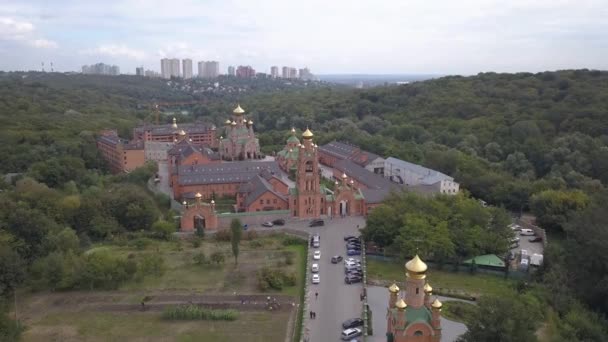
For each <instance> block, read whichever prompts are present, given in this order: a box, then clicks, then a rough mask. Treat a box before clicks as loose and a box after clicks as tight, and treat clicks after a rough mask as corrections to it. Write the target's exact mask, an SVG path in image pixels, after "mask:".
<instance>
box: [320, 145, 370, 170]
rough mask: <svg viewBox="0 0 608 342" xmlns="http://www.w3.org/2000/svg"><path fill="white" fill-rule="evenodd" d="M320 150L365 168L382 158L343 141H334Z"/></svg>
mask: <svg viewBox="0 0 608 342" xmlns="http://www.w3.org/2000/svg"><path fill="white" fill-rule="evenodd" d="M319 150H320V151H321V152H324V153H327V154H329V155H332V156H334V157H336V158H338V159H349V160H352V161H354V162H355V163H356V164H359V165H363V166H365V165H367V164H369V163H371V162H372V161H374V160H375V159H378V158H380V156H379V155H377V154H375V153H371V152H367V151H364V150H361V149H360V148H359V147H358V146H355V145H350V144H347V143H343V142H341V141H332V142H330V143H328V144H325V145H323V146H319Z"/></svg>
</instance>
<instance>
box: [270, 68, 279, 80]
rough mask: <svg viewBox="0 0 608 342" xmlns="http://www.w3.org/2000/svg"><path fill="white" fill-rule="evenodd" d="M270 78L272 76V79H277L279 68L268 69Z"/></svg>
mask: <svg viewBox="0 0 608 342" xmlns="http://www.w3.org/2000/svg"><path fill="white" fill-rule="evenodd" d="M270 76H272V77H273V78H277V77H279V67H278V66H271V67H270Z"/></svg>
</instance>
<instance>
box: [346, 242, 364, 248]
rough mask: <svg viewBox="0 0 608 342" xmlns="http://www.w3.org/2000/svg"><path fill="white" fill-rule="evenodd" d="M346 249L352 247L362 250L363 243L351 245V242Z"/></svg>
mask: <svg viewBox="0 0 608 342" xmlns="http://www.w3.org/2000/svg"><path fill="white" fill-rule="evenodd" d="M346 247H347V248H350V247H353V248H361V243H351V242H349V243H347V244H346Z"/></svg>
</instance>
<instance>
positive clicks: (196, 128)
mask: <svg viewBox="0 0 608 342" xmlns="http://www.w3.org/2000/svg"><path fill="white" fill-rule="evenodd" d="M214 129H215V126H214V125H212V124H208V123H202V122H197V123H188V124H179V125H178V130H184V131H185V132H186V133H187V134H200V133H207V132H209V131H212V130H214ZM144 131H149V132H150V133H151V134H152V135H170V134H174V133H176V129H175V128H174V127H173V125H172V124H166V125H142V126H137V127H135V132H138V133H143V132H144Z"/></svg>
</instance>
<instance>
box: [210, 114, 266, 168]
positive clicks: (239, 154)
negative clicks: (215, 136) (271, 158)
mask: <svg viewBox="0 0 608 342" xmlns="http://www.w3.org/2000/svg"><path fill="white" fill-rule="evenodd" d="M224 125H225V128H224V130H225V134H226V136H225V137H224V136H222V137H220V142H219V147H218V152H219V154H220V157H221V158H222V159H223V160H228V161H234V160H247V159H249V160H250V159H258V158H259V157H260V142H259V140H258V138H256V136H255V133H254V132H253V121H252V120H251V119H250V120H247V118H246V117H245V110H243V108H241V106H240V105H237V107H236V108H235V109H234V110H233V111H232V120H230V119H228V120H226V122H225V123H224Z"/></svg>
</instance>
